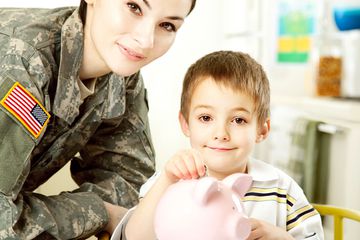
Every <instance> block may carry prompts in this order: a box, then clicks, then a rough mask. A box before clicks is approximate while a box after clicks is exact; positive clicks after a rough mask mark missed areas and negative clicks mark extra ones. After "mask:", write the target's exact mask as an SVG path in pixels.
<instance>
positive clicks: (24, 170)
mask: <svg viewBox="0 0 360 240" xmlns="http://www.w3.org/2000/svg"><path fill="white" fill-rule="evenodd" d="M194 5H195V0H131V1H127V0H82V1H81V4H80V7H79V8H77V9H74V8H71V7H68V8H59V9H51V10H49V9H0V46H1V47H0V176H1V178H0V209H1V210H0V239H3V238H12V239H32V238H40V239H48V238H50V239H51V238H58V239H70V238H86V237H88V236H90V235H93V234H95V233H97V232H99V231H101V230H106V231H108V232H110V233H111V232H112V231H113V229H114V226H115V225H116V224H117V223H118V222H119V220H120V219H121V218H122V216H123V215H124V214H125V212H126V211H127V208H129V207H131V206H133V205H135V204H136V203H137V194H138V189H139V187H140V186H141V185H142V184H143V183H144V182H145V181H146V179H147V178H148V177H149V176H151V175H152V174H153V171H154V150H153V147H152V144H151V139H150V132H149V124H148V119H147V111H148V108H147V100H146V90H145V88H144V84H143V81H142V78H141V75H140V73H139V70H140V68H141V67H143V66H145V65H146V64H148V63H150V62H152V61H153V60H155V59H157V58H158V57H160V56H162V55H163V54H164V53H165V52H166V51H167V50H168V49H169V48H170V46H171V45H172V43H173V41H174V39H175V36H176V32H177V30H178V29H179V28H180V27H181V25H182V24H183V22H184V19H185V17H186V16H187V15H188V14H189V13H190V12H191V10H192V9H193V7H194ZM77 153H79V154H77ZM69 161H71V173H72V177H73V179H74V180H75V181H76V183H77V184H79V188H78V189H76V190H74V191H73V192H64V193H61V194H59V195H56V196H43V195H40V194H36V193H33V190H35V189H36V188H37V187H38V186H39V185H41V184H42V183H44V182H45V181H46V180H47V179H49V178H50V177H51V176H52V175H53V174H54V173H55V172H57V171H58V170H59V169H60V168H62V167H63V166H64V165H65V164H66V163H67V162H69Z"/></svg>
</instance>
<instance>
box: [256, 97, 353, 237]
mask: <svg viewBox="0 0 360 240" xmlns="http://www.w3.org/2000/svg"><path fill="white" fill-rule="evenodd" d="M272 107H273V108H274V107H282V108H283V109H285V110H284V111H283V115H284V116H286V115H288V116H290V115H291V114H292V115H296V114H294V112H297V114H298V115H297V116H305V117H307V118H309V119H311V120H317V121H321V122H323V123H324V124H323V125H321V129H319V131H326V132H328V133H330V134H331V140H330V148H329V151H330V152H329V155H330V158H329V178H328V179H329V180H328V190H327V195H328V198H327V203H328V204H334V205H339V206H343V207H348V208H352V209H357V210H360V191H359V189H360V174H359V169H360V151H359V142H360V102H359V101H349V100H342V99H336V98H311V97H279V96H278V97H273V99H272ZM286 111H287V112H286ZM275 114H276V113H275ZM295 117H296V116H295ZM295 117H294V118H295ZM294 118H291V117H288V118H287V119H286V121H285V122H280V121H281V119H282V117H279V116H276V115H274V116H272V119H273V121H272V124H271V125H272V128H273V130H274V131H277V129H284V128H286V127H288V126H289V122H288V120H291V119H294ZM275 120H279V121H278V122H276V121H275ZM283 133H284V131H283ZM271 134H272V133H271V132H270V138H269V139H270V140H269V139H268V140H269V141H271ZM275 134H276V133H275ZM283 136H284V135H283ZM284 137H285V138H286V136H284ZM288 137H289V136H288ZM268 140H266V141H265V142H263V143H261V144H260V145H259V146H258V147H257V149H256V150H255V152H254V155H255V157H257V158H260V159H263V160H265V161H271V159H269V158H271V157H269V156H272V155H274V154H273V153H272V151H276V146H275V147H274V146H273V145H272V146H271V143H270V142H269V141H268ZM288 146H289V145H287V144H282V146H281V147H280V151H281V153H282V154H286V153H287V152H288V151H289V149H287V147H288ZM277 156H280V155H277ZM280 157H281V156H280ZM285 158H286V156H285ZM330 229H332V222H330V221H325V233H326V234H329V232H331V230H330ZM344 233H345V235H344V239H357V238H358V236H360V229H359V227H358V226H356V223H354V222H350V221H349V222H345V228H344ZM325 239H331V235H328V236H327V237H326V238H325Z"/></svg>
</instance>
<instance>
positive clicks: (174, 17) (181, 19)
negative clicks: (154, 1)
mask: <svg viewBox="0 0 360 240" xmlns="http://www.w3.org/2000/svg"><path fill="white" fill-rule="evenodd" d="M143 2H144V4H145V5H146V6H147V7H148V8H149V9H150V10H151V5H150V3H149V2H148V1H147V0H143ZM167 18H168V19H171V20H180V21H184V18H182V17H178V16H169V17H167Z"/></svg>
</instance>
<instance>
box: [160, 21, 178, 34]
mask: <svg viewBox="0 0 360 240" xmlns="http://www.w3.org/2000/svg"><path fill="white" fill-rule="evenodd" d="M160 27H162V28H164V29H165V30H166V31H168V32H176V30H177V29H176V27H175V25H174V24H172V23H169V22H163V23H160Z"/></svg>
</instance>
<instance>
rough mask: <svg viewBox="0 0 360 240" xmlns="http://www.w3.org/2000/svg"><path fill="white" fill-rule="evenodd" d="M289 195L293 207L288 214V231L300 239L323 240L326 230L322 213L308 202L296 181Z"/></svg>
mask: <svg viewBox="0 0 360 240" xmlns="http://www.w3.org/2000/svg"><path fill="white" fill-rule="evenodd" d="M289 195H290V198H289V200H288V201H289V204H291V205H292V207H291V209H290V211H289V212H288V216H287V224H286V225H287V231H288V232H289V233H290V234H291V235H292V236H293V237H294V238H295V239H298V240H300V239H302V240H303V239H306V240H308V239H313V240H323V239H324V231H323V227H322V222H321V217H320V214H319V213H318V212H317V211H316V209H315V208H314V207H313V206H312V205H311V204H310V203H309V202H308V200H307V199H306V196H305V195H304V193H303V191H302V189H301V188H300V187H299V186H298V185H297V184H296V183H295V181H294V182H293V184H292V187H291V189H290V193H289Z"/></svg>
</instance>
